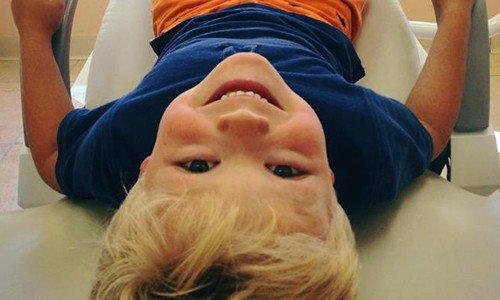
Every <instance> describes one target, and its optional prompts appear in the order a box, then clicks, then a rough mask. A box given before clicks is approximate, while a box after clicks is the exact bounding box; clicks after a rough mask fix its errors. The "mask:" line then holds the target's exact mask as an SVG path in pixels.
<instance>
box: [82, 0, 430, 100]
mask: <svg viewBox="0 0 500 300" xmlns="http://www.w3.org/2000/svg"><path fill="white" fill-rule="evenodd" d="M150 10H151V1H144V0H128V1H122V0H110V2H109V6H108V8H107V10H106V14H105V16H104V19H103V22H102V25H101V29H100V31H99V35H98V38H97V41H96V44H95V48H94V54H93V58H92V64H91V66H90V73H89V79H88V86H87V97H86V103H87V107H88V108H94V107H97V106H99V105H102V104H104V103H106V102H108V101H112V100H114V99H116V98H118V97H121V96H123V95H125V94H126V93H128V92H130V91H131V90H132V89H133V88H134V87H135V86H136V85H137V84H138V83H139V82H140V80H141V79H142V78H143V77H144V75H145V74H146V73H147V72H148V70H149V69H150V68H151V66H152V65H153V64H154V62H155V59H156V55H155V54H154V52H153V51H152V50H151V48H150V46H149V41H150V40H151V39H152V38H153V31H152V21H151V14H150ZM355 46H356V50H357V51H358V54H359V56H360V57H361V60H362V62H363V65H364V66H365V69H366V73H367V76H366V77H365V78H363V79H362V80H361V81H360V82H359V84H361V85H363V86H366V87H369V88H372V89H374V90H375V91H377V92H379V93H381V94H384V95H386V96H389V97H392V98H395V99H397V100H400V101H404V100H405V99H406V97H407V95H408V93H409V91H410V89H411V87H412V86H413V83H414V82H415V80H416V77H417V75H418V72H419V71H420V68H421V66H422V61H421V59H420V56H419V51H420V50H421V48H419V47H418V46H419V44H418V42H417V41H416V39H415V37H414V35H413V33H412V32H411V30H410V28H409V26H408V22H407V21H406V19H405V17H404V14H403V12H402V10H401V8H400V6H399V3H398V1H397V0H369V1H368V3H367V6H366V10H365V12H364V27H363V30H362V31H361V34H360V36H359V38H358V39H357V40H356V42H355Z"/></svg>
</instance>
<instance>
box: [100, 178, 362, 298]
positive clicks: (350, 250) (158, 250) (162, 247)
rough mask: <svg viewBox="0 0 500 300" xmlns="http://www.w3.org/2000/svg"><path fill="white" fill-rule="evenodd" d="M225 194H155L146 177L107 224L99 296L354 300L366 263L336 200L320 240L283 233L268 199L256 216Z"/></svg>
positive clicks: (259, 204) (257, 201) (259, 202)
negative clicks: (360, 267) (361, 267)
mask: <svg viewBox="0 0 500 300" xmlns="http://www.w3.org/2000/svg"><path fill="white" fill-rule="evenodd" d="M221 197H223V196H222V195H221V194H220V193H217V192H215V191H214V192H212V193H207V192H205V191H203V192H200V191H195V190H191V191H187V192H186V193H185V194H183V195H180V196H179V195H177V196H176V195H153V194H151V193H148V191H147V190H146V189H145V188H144V186H143V182H142V180H139V181H138V182H137V183H136V185H135V186H134V187H133V188H132V190H131V191H130V193H129V195H128V196H127V199H126V200H125V202H124V203H123V205H122V207H121V208H120V209H119V210H118V211H117V213H116V214H115V216H114V217H113V219H112V220H111V222H110V224H109V226H108V229H107V232H106V234H105V237H104V249H103V252H102V256H101V259H100V261H99V266H98V270H97V274H96V281H95V283H94V286H93V289H92V292H91V299H158V298H176V297H178V298H183V299H196V298H202V299H247V298H258V299H271V298H272V299H354V298H355V296H356V283H357V281H356V278H357V271H358V257H357V254H356V249H355V242H354V237H353V233H352V230H351V227H350V224H349V221H348V219H347V217H346V215H345V213H344V212H343V210H342V208H341V207H340V206H339V205H338V204H337V203H336V201H335V203H334V204H333V205H332V206H331V207H332V209H331V210H332V221H331V224H330V227H329V229H328V232H327V233H326V234H325V236H324V237H322V238H320V237H315V236H311V235H307V234H304V233H300V232H292V233H286V234H283V233H280V232H279V230H278V229H277V228H278V225H279V220H278V219H277V218H276V212H275V211H274V210H273V209H272V208H271V207H270V206H269V205H266V204H265V199H255V200H254V201H255V206H256V207H258V208H257V209H256V210H254V211H247V210H243V209H241V208H240V207H238V206H237V205H235V204H233V203H234V201H231V199H221ZM332 201H334V200H332ZM257 212H258V213H257ZM250 219H251V220H250Z"/></svg>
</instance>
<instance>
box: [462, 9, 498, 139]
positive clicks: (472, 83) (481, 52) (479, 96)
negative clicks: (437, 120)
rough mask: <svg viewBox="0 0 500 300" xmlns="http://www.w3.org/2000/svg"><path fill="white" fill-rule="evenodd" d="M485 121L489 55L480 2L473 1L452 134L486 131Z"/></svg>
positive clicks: (487, 98)
mask: <svg viewBox="0 0 500 300" xmlns="http://www.w3.org/2000/svg"><path fill="white" fill-rule="evenodd" d="M489 117H490V53H489V34H488V15H487V12H486V4H485V2H484V0H476V4H475V5H474V8H473V11H472V22H471V31H470V38H469V47H468V52H467V73H466V75H465V85H464V90H463V93H462V106H461V109H460V114H459V116H458V120H457V124H456V125H455V131H458V132H477V131H482V130H484V129H486V128H488V126H489V122H490V119H489Z"/></svg>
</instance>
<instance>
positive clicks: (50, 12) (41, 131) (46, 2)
mask: <svg viewBox="0 0 500 300" xmlns="http://www.w3.org/2000/svg"><path fill="white" fill-rule="evenodd" d="M64 6H65V2H64V0H12V2H11V7H12V13H13V15H14V20H15V22H16V26H17V29H18V31H19V38H20V46H21V93H22V105H23V113H24V120H25V124H24V125H25V130H26V133H27V138H28V142H29V145H30V149H31V153H32V156H33V160H34V162H35V166H36V168H37V170H38V173H39V174H40V176H41V177H42V179H43V180H44V181H45V182H46V183H47V184H48V185H49V186H50V187H52V188H53V189H54V190H56V191H58V192H61V188H60V186H59V184H58V183H57V180H56V176H55V164H56V161H57V130H58V127H59V124H60V122H61V120H62V119H63V118H64V116H66V114H67V113H68V112H70V111H71V110H73V109H74V107H73V105H72V103H71V99H70V97H69V95H68V93H67V91H66V88H65V86H64V83H63V79H62V77H61V74H60V72H59V69H58V67H57V64H56V61H55V59H54V56H53V53H52V46H51V38H52V35H53V33H54V32H55V31H56V29H57V28H58V27H59V25H60V24H61V20H62V18H63V15H64Z"/></svg>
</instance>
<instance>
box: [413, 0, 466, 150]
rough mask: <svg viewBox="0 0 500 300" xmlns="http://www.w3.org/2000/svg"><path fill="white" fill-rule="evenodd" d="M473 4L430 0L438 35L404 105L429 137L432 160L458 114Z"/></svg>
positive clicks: (442, 144)
mask: <svg viewBox="0 0 500 300" xmlns="http://www.w3.org/2000/svg"><path fill="white" fill-rule="evenodd" d="M474 2H475V0H433V4H434V9H435V10H436V11H437V12H438V14H439V18H438V20H437V23H438V31H437V33H436V36H435V38H434V41H433V43H432V46H431V49H430V51H429V55H428V57H427V60H426V63H425V65H424V68H423V69H422V72H421V73H420V75H419V77H418V79H417V82H416V83H415V86H414V87H413V89H412V91H411V92H410V95H409V96H408V99H407V101H406V106H407V107H408V108H409V109H410V110H411V111H412V112H413V113H414V114H415V115H416V116H417V118H419V120H420V121H421V122H422V124H423V125H424V127H426V129H427V130H428V131H429V133H430V135H431V136H432V139H433V144H434V156H433V157H434V158H436V157H437V156H438V155H439V154H440V153H441V151H442V150H443V149H444V147H446V145H447V144H448V141H449V139H450V136H451V133H452V131H453V127H454V126H455V123H456V121H457V117H458V113H459V111H460V101H461V97H462V90H463V86H464V79H465V66H466V60H467V45H468V41H469V32H470V26H471V11H472V7H473V5H474Z"/></svg>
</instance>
